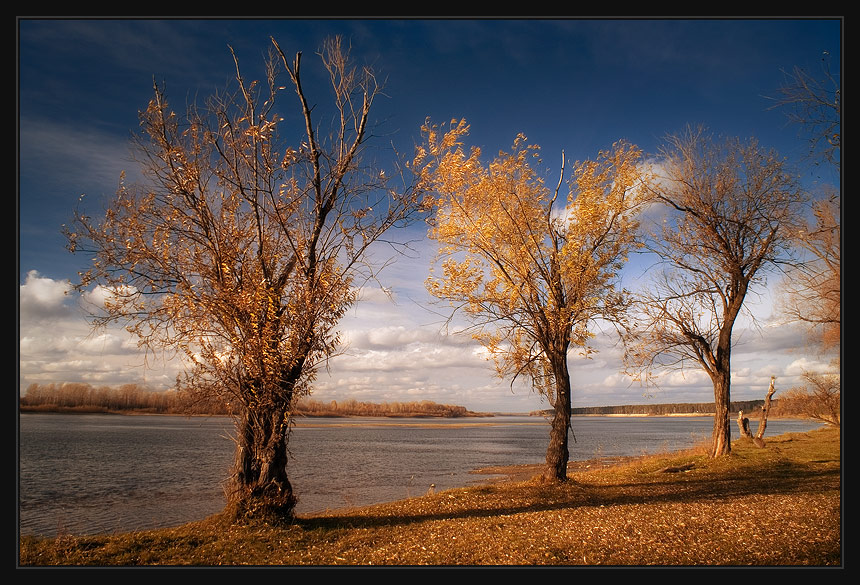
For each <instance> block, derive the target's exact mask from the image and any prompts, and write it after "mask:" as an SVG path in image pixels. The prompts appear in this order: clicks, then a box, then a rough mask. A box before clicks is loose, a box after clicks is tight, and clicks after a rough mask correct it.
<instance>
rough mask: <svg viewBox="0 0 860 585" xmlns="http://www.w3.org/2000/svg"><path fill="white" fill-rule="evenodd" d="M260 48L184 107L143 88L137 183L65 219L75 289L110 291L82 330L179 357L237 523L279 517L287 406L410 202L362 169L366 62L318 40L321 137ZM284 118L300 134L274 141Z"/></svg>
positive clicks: (287, 508)
mask: <svg viewBox="0 0 860 585" xmlns="http://www.w3.org/2000/svg"><path fill="white" fill-rule="evenodd" d="M272 43H273V44H272V51H270V54H269V59H268V61H267V62H266V72H267V73H266V79H265V80H264V81H263V82H262V83H257V82H249V81H247V80H246V79H245V78H244V77H243V76H242V73H241V70H240V68H239V61H238V59H237V57H236V55H235V54H234V55H233V59H234V64H235V80H234V81H235V83H234V84H233V85H232V86H231V87H230V88H228V90H226V91H224V92H221V93H216V94H214V95H212V96H211V97H210V98H209V99H208V100H207V101H206V102H205V103H204V104H202V105H197V104H192V105H191V106H189V107H188V109H187V112H186V113H185V114H184V115H180V114H177V113H176V112H175V111H174V110H173V109H172V108H171V107H170V106H169V104H168V102H167V99H166V96H165V92H164V88H163V87H159V86H157V85H156V87H155V91H154V97H153V98H152V100H151V101H150V103H149V105H148V107H147V108H146V110H144V111H143V112H141V114H140V123H141V127H142V133H141V135H140V140H139V141H138V146H139V153H140V155H141V158H140V162H141V167H142V170H143V171H144V173H145V174H146V178H147V183H146V184H145V185H143V186H140V187H137V186H128V185H125V184H122V185H121V186H120V188H119V190H118V191H117V193H116V196H115V197H114V198H113V200H112V201H111V202H110V204H109V206H108V208H107V211H106V214H105V215H104V217H103V218H101V219H99V220H98V221H94V220H92V219H91V218H90V217H87V216H86V215H84V214H82V213H78V214H76V218H75V222H74V224H73V225H72V226H71V227H69V228H68V229H67V235H68V238H69V243H70V249H71V250H72V251H76V250H77V251H83V252H86V253H88V254H92V255H93V266H92V269H91V270H89V272H87V273H86V274H83V275H82V278H81V281H80V284H79V288H80V289H85V288H88V287H90V286H91V285H98V286H100V287H102V289H103V290H104V291H107V293H108V294H107V295H106V298H107V301H106V303H105V311H104V313H103V314H101V315H100V317H99V318H98V319H97V321H96V323H97V324H104V323H108V322H116V321H125V322H126V323H127V326H128V329H129V330H130V331H131V332H133V333H134V334H136V335H137V336H138V338H139V339H140V343H141V345H142V346H143V347H145V348H147V349H148V350H153V351H156V350H162V349H165V348H169V349H174V350H178V351H179V352H180V353H181V354H182V355H184V357H185V358H186V359H187V361H188V364H189V370H188V371H187V373H186V374H185V376H184V378H183V379H181V380H179V379H178V380H177V384H178V385H180V386H182V387H183V388H184V389H186V390H188V391H190V392H195V393H197V394H198V395H200V396H201V397H202V398H205V399H207V400H210V401H211V400H212V399H213V398H216V399H218V400H220V401H222V402H223V403H225V404H229V406H230V408H231V410H232V412H234V413H235V417H236V421H237V432H236V444H237V448H236V462H235V469H234V472H233V474H232V477H231V484H230V488H231V489H230V494H229V495H230V497H229V501H228V509H229V510H230V511H231V512H232V513H233V514H234V515H235V516H236V517H246V516H270V517H272V518H288V517H290V516H291V515H292V513H293V509H294V505H295V501H296V499H295V496H294V494H293V488H292V486H291V484H290V481H289V479H288V477H287V456H288V450H287V445H288V437H289V431H290V425H291V416H292V411H293V408H294V405H295V403H296V401H297V400H298V399H299V398H300V397H302V396H305V395H307V394H309V393H310V391H311V384H312V382H313V381H314V377H315V373H316V371H317V369H318V367H320V366H321V365H322V364H323V363H324V362H325V361H326V360H327V359H328V358H329V357H330V356H332V355H333V354H334V353H335V352H337V351H338V348H339V340H338V336H337V333H336V331H335V327H336V325H337V323H338V320H339V319H340V318H341V317H342V316H343V314H344V312H345V311H346V310H347V308H348V307H349V306H350V305H351V304H352V303H353V302H354V301H355V300H356V293H355V291H356V287H357V286H360V285H361V284H363V282H362V279H364V278H367V277H368V276H369V275H371V274H372V273H373V271H374V266H373V265H372V264H370V263H369V262H368V261H367V260H368V255H367V251H368V248H369V246H371V244H372V243H373V242H374V241H376V240H378V239H379V237H380V236H381V235H382V234H383V233H384V232H385V231H386V230H387V229H388V228H390V227H392V226H394V225H395V224H397V223H398V222H401V221H404V220H407V219H408V218H409V216H410V214H411V213H412V212H413V211H415V210H416V209H417V202H418V198H419V197H418V193H417V191H416V190H414V189H412V188H411V187H409V186H406V185H404V186H402V187H401V188H400V189H399V190H396V189H394V188H392V187H391V186H389V185H388V184H387V181H386V179H385V176H384V173H382V172H380V170H379V169H371V168H365V167H363V166H362V151H363V148H364V147H365V144H366V141H367V139H368V137H369V136H370V131H369V128H368V123H369V119H368V116H369V113H370V111H371V107H372V105H373V102H374V99H375V97H376V96H377V95H378V94H379V92H380V90H381V88H380V87H379V86H378V85H377V83H376V78H375V77H374V74H373V72H372V71H371V70H369V69H359V68H356V67H354V66H353V65H352V64H351V63H350V61H349V56H348V51H347V50H346V49H345V47H343V46H342V44H341V41H340V39H338V38H334V39H330V40H328V41H327V42H326V44H325V45H324V47H323V49H322V51H321V52H320V54H319V55H320V57H321V59H322V64H323V66H324V68H325V70H326V72H327V74H328V77H329V79H330V81H331V89H332V93H333V108H332V109H331V110H330V111H329V114H334V115H332V116H331V119H332V120H334V122H333V127H332V129H331V134H330V135H328V136H321V135H320V134H318V130H319V129H318V128H317V122H316V119H315V117H314V116H315V115H323V114H322V113H321V112H320V110H321V109H322V106H319V105H318V106H313V107H312V106H311V105H310V104H309V102H308V100H307V98H306V95H305V89H304V86H303V85H302V82H301V71H300V67H301V63H302V61H301V56H302V55H301V53H298V54H297V55H296V56H295V58H294V59H288V58H287V56H286V55H285V54H284V52H283V51H282V50H281V48H280V46H279V45H278V43H277V42H275V41H274V39H272ZM284 77H286V83H285V84H283V85H282V82H281V79H282V78H284ZM289 89H292V90H293V91H288V90H289ZM291 93H292V94H293V98H296V97H297V98H298V100H297V101H296V102H294V104H290V103H289V102H288V101H287V102H285V98H284V97H282V96H286V98H288V96H289V94H291ZM282 102H285V103H286V105H285V106H282ZM290 109H293V110H294V111H296V113H297V114H298V115H297V116H295V118H294V119H293V120H291V121H290V122H285V119H284V117H283V116H284V112H285V111H289V110H290ZM290 123H292V127H294V128H300V129H301V130H300V131H299V132H298V133H297V134H296V133H294V132H293V133H291V134H284V133H283V128H285V127H288V128H289V127H290V126H288V124H290ZM389 174H391V173H389Z"/></svg>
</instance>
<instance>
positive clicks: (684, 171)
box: [627, 128, 804, 457]
mask: <svg viewBox="0 0 860 585" xmlns="http://www.w3.org/2000/svg"><path fill="white" fill-rule="evenodd" d="M659 160H660V162H659V165H658V168H659V169H660V170H659V171H656V172H655V173H654V177H653V179H652V180H650V181H648V185H649V191H650V195H651V197H653V200H654V201H655V202H657V203H659V204H661V207H662V209H663V210H664V215H662V222H661V224H660V227H659V228H657V229H655V230H654V232H653V236H652V237H651V238H649V244H648V246H649V249H650V251H651V252H653V253H654V254H656V255H657V257H658V258H659V259H660V260H659V263H658V265H657V277H656V278H655V280H654V283H653V285H652V286H651V287H648V288H645V289H643V291H642V292H641V296H640V299H639V301H640V302H639V303H638V306H639V308H640V314H639V315H638V329H637V334H638V337H637V341H636V342H635V343H634V344H633V346H632V348H631V350H630V351H629V352H628V355H627V358H628V360H629V364H630V365H631V366H632V370H633V371H635V372H637V374H638V375H649V376H650V374H651V373H656V371H657V368H664V367H668V368H675V367H677V368H682V369H683V368H689V367H694V368H701V369H702V370H704V371H705V372H706V373H707V374H708V376H709V377H710V380H711V382H712V384H713V390H714V407H715V415H714V427H713V443H712V447H711V455H712V456H715V457H716V456H719V455H724V454H727V453H729V452H730V451H731V431H730V421H729V408H730V402H731V374H732V368H731V354H732V330H733V327H734V325H735V323H736V321H737V319H738V316H739V315H740V314H741V311H742V309H743V308H744V301H745V300H746V298H747V295H749V294H751V292H752V291H753V290H754V289H755V287H756V286H757V285H760V284H761V283H762V281H763V278H764V276H765V274H766V273H767V272H768V269H769V268H773V267H775V266H776V265H778V264H781V263H782V262H785V261H788V260H789V259H790V258H791V251H792V244H793V242H792V236H793V234H794V229H795V226H796V224H797V222H798V220H799V218H800V213H801V206H802V203H803V201H804V194H803V192H802V191H801V190H800V189H799V187H798V185H797V182H796V179H795V177H794V176H793V175H792V174H791V173H790V172H789V170H788V169H787V167H786V164H785V163H784V161H782V160H781V159H779V158H778V157H777V155H776V153H774V152H772V151H768V150H765V149H763V148H761V147H760V146H759V145H758V144H757V142H756V141H755V140H748V141H741V140H739V139H735V138H730V139H725V140H718V139H715V138H713V137H712V136H710V135H709V134H707V132H705V131H704V130H703V129H702V128H688V129H687V131H686V132H684V133H681V134H678V135H674V136H670V137H669V138H668V140H667V141H666V144H665V146H664V147H663V148H662V150H661V152H660V156H659Z"/></svg>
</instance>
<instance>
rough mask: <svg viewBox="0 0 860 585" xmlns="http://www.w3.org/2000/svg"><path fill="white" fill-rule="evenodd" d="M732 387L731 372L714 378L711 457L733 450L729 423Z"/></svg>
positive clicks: (726, 453)
mask: <svg viewBox="0 0 860 585" xmlns="http://www.w3.org/2000/svg"><path fill="white" fill-rule="evenodd" d="M730 402H731V387H730V385H729V374H719V375H717V376H715V379H714V430H713V445H712V447H711V457H719V456H721V455H728V454H729V453H731V451H732V430H731V425H730V424H729V409H730Z"/></svg>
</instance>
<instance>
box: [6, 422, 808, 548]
mask: <svg viewBox="0 0 860 585" xmlns="http://www.w3.org/2000/svg"><path fill="white" fill-rule="evenodd" d="M755 424H756V423H753V425H752V426H753V432H755ZM711 426H712V419H711V418H708V417H649V418H617V417H575V418H574V422H573V428H574V433H575V435H576V442H575V443H574V442H571V459H573V460H583V459H590V458H593V457H609V456H616V455H622V456H623V455H640V454H643V453H653V452H656V451H665V450H677V449H683V448H686V447H689V446H692V445H694V444H696V443H699V442H700V441H702V440H703V439H705V438H706V437H709V436H710V433H711ZM818 426H820V425H818V424H816V423H811V422H806V421H791V420H789V421H783V420H773V421H769V422H768V426H767V435H766V436H774V435H777V434H780V433H784V432H795V431H807V430H810V429H813V428H817V427H818ZM232 430H233V426H232V422H231V421H230V419H227V418H218V417H213V418H206V417H198V418H191V419H188V418H184V417H176V416H119V415H104V414H92V415H87V414H75V415H64V414H30V413H25V414H21V415H20V433H19V476H18V479H19V482H18V483H19V512H20V517H19V520H20V529H21V533H22V534H37V535H45V536H53V535H56V534H57V533H58V532H59V533H71V534H94V533H100V532H107V533H110V532H124V531H130V530H138V529H147V528H158V527H164V526H171V525H177V524H182V523H184V522H189V521H192V520H199V519H202V518H204V517H206V516H208V515H210V514H214V513H216V512H219V511H220V510H221V509H222V508H223V506H224V492H223V483H224V481H225V480H226V479H227V477H228V475H229V469H230V464H231V462H232V458H233V442H232V440H231V438H230V437H231V433H232ZM732 432H733V433H736V429H735V428H733V429H732ZM548 437H549V424H548V422H547V421H545V420H544V419H542V418H537V417H495V418H480V419H443V420H438V419H432V420H428V419H373V418H367V419H301V420H299V422H298V425H297V426H296V428H295V429H294V430H293V434H292V436H291V438H290V450H291V452H292V457H291V459H290V468H289V476H290V481H291V482H292V483H293V488H294V490H295V491H296V493H297V495H298V498H299V502H298V506H297V511H298V512H300V513H308V512H315V511H321V510H325V509H335V508H342V507H347V506H356V505H366V504H373V503H378V502H384V501H391V500H396V499H401V498H406V497H411V496H418V495H422V494H424V493H426V492H427V490H428V488H429V486H430V485H431V484H435V486H436V490H444V489H448V488H452V487H461V486H465V485H468V484H470V483H472V482H477V481H483V480H485V479H486V476H476V475H474V474H472V473H470V472H471V471H473V470H475V469H480V468H483V467H490V466H496V465H518V464H528V463H542V462H543V460H544V455H545V450H546V446H547V442H548Z"/></svg>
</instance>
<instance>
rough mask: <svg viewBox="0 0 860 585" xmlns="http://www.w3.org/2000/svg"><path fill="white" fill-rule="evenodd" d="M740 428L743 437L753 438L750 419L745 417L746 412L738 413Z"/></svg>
mask: <svg viewBox="0 0 860 585" xmlns="http://www.w3.org/2000/svg"><path fill="white" fill-rule="evenodd" d="M738 428H739V429H740V431H741V436H742V437H747V438H750V439H751V438H752V433H751V432H750V419H748V418H747V417H745V416H744V411H743V410H740V411H738Z"/></svg>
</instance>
